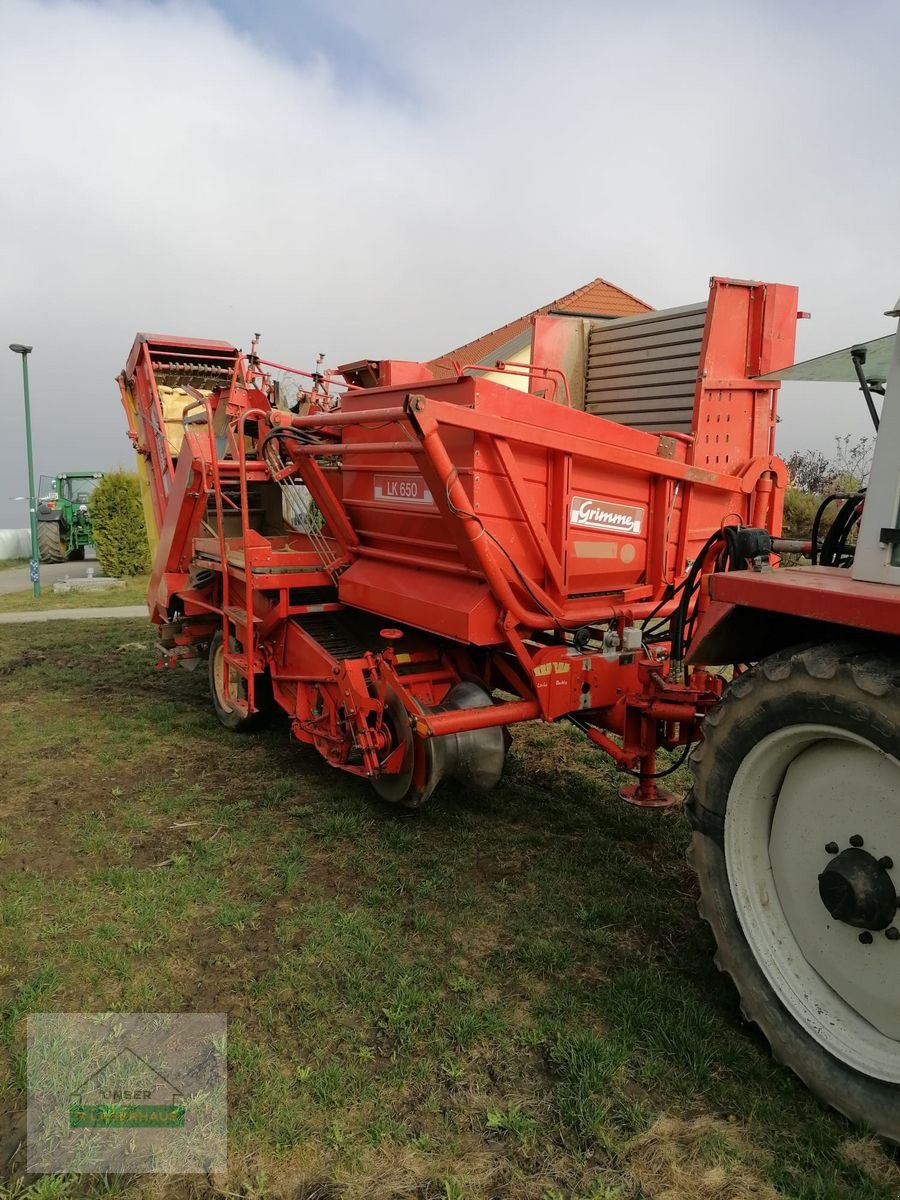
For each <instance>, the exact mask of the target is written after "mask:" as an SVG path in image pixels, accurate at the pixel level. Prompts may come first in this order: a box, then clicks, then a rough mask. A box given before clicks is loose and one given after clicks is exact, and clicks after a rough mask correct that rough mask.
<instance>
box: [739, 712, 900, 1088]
mask: <svg viewBox="0 0 900 1200" xmlns="http://www.w3.org/2000/svg"><path fill="white" fill-rule="evenodd" d="M853 834H859V835H860V836H862V838H863V839H864V844H865V847H866V849H867V850H868V851H869V852H870V853H871V854H872V855H873V856H875V857H880V856H882V855H888V856H890V857H891V858H893V859H896V860H897V869H896V870H893V871H892V872H891V877H892V879H893V881H894V883H895V886H896V884H897V881H898V880H900V762H898V761H897V759H896V758H893V757H891V756H890V755H887V754H885V753H883V752H882V751H881V750H879V749H878V747H877V746H875V745H873V743H871V742H869V741H868V740H867V739H865V738H862V737H859V736H858V735H856V734H854V733H851V732H850V731H849V730H844V729H839V728H837V727H835V726H832V725H817V724H807V725H790V726H787V727H786V728H783V729H780V730H778V731H777V732H775V733H773V734H770V735H769V736H768V737H766V738H763V739H762V740H761V741H760V742H759V743H757V745H756V746H754V748H753V749H752V750H751V752H750V753H749V754H748V755H747V757H746V758H745V759H744V761H743V762H742V763H741V765H740V767H739V768H738V770H737V772H736V774H735V777H734V781H733V782H732V785H731V789H730V792H729V797H728V805H727V808H726V814H725V831H724V848H725V863H726V868H727V871H728V880H729V886H730V888H731V895H732V898H733V900H734V905H735V909H736V912H737V915H738V920H739V921H740V924H741V928H742V930H743V932H744V936H745V937H746V939H747V942H748V943H749V945H750V948H751V950H752V951H753V954H754V957H755V958H756V961H757V963H758V964H759V966H760V968H761V970H762V971H763V973H764V974H765V976H766V978H767V979H768V981H769V983H770V984H771V986H772V988H773V989H774V991H775V993H776V995H777V996H778V998H779V1000H780V1001H781V1003H782V1004H783V1005H784V1007H785V1008H786V1009H787V1010H788V1012H789V1013H790V1014H791V1016H792V1017H793V1018H794V1019H795V1020H796V1021H797V1022H798V1024H800V1025H801V1026H802V1027H803V1028H804V1029H805V1030H806V1032H807V1033H809V1034H810V1035H811V1036H812V1037H813V1038H814V1039H815V1040H816V1041H817V1042H818V1043H819V1044H820V1045H821V1046H823V1047H824V1049H826V1050H827V1051H828V1052H829V1053H830V1054H832V1055H834V1057H835V1058H838V1059H840V1060H841V1061H842V1062H844V1063H846V1064H847V1065H848V1066H850V1067H853V1068H854V1069H855V1070H857V1071H860V1072H862V1073H863V1074H865V1075H868V1076H871V1077H872V1078H875V1079H882V1080H885V1081H886V1082H890V1083H900V941H889V940H888V939H887V938H886V937H885V935H884V933H883V932H877V931H876V932H873V935H872V937H873V940H872V942H871V944H868V945H866V944H863V943H861V942H860V940H859V935H860V932H861V930H859V929H856V928H853V927H851V926H849V925H845V924H843V923H842V922H840V921H836V920H835V919H834V918H833V917H832V916H831V914H830V913H829V912H828V910H827V909H826V908H825V906H824V904H823V903H822V901H821V899H820V897H819V893H818V874H819V873H820V872H821V871H822V870H823V869H824V867H825V866H826V864H827V863H828V861H829V858H830V855H829V852H828V851H827V850H826V849H825V847H826V844H828V843H831V842H836V843H837V844H838V846H839V847H840V849H841V850H843V849H845V848H846V847H847V846H848V844H849V839H850V837H851V836H852V835H853Z"/></svg>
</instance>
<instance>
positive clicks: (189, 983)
mask: <svg viewBox="0 0 900 1200" xmlns="http://www.w3.org/2000/svg"><path fill="white" fill-rule="evenodd" d="M156 656H157V655H156V647H155V644H154V637H153V634H152V631H151V629H150V627H149V626H148V625H146V624H144V623H143V622H142V621H110V622H109V623H105V622H104V623H100V622H97V621H92V622H89V623H87V622H86V623H79V622H65V623H60V624H53V625H47V626H34V625H31V626H24V625H23V626H4V627H2V628H0V716H2V720H3V738H2V742H0V774H2V777H3V779H4V782H5V787H4V793H3V813H4V816H3V821H2V844H0V847H2V858H0V872H2V892H0V916H2V920H0V1078H2V1080H3V1082H2V1091H0V1164H2V1172H3V1175H4V1177H5V1179H6V1186H7V1188H8V1194H9V1195H15V1196H17V1197H19V1198H20V1200H21V1198H22V1197H26V1196H27V1197H30V1198H32V1200H36V1198H38V1197H42V1198H43V1200H51V1198H53V1197H68V1196H73V1197H74V1196H82V1195H84V1196H119V1195H122V1196H124V1195H128V1196H143V1195H147V1196H166V1197H173V1198H179V1200H180V1198H182V1197H184V1198H185V1200H186V1198H188V1197H244V1198H246V1200H262V1198H264V1197H270V1196H271V1197H284V1198H285V1200H287V1198H291V1200H313V1198H318V1200H328V1198H337V1197H346V1198H348V1200H357V1198H358V1200H363V1198H368V1197H374V1198H376V1200H392V1198H394V1197H408V1198H418V1200H429V1198H442V1200H463V1198H466V1200H468V1198H470V1197H472V1198H475V1200H478V1198H485V1200H486V1198H488V1197H510V1198H516V1200H519V1198H522V1200H532V1198H533V1200H563V1198H572V1200H575V1198H581V1200H613V1198H622V1200H657V1198H658V1200H663V1198H666V1200H695V1198H700V1200H713V1198H719V1197H724V1198H725V1200H749V1198H751V1197H753V1198H763V1200H765V1198H767V1197H774V1196H784V1197H791V1198H792V1200H831V1198H839V1197H841V1198H846V1200H850V1198H853V1200H895V1198H896V1197H897V1195H898V1194H900V1169H898V1167H897V1165H896V1163H895V1161H894V1158H893V1157H892V1155H891V1154H889V1153H888V1152H886V1151H884V1150H883V1149H882V1148H881V1147H880V1146H879V1145H878V1144H877V1143H875V1142H874V1141H872V1140H871V1139H868V1138H866V1137H865V1136H864V1134H863V1133H861V1132H860V1131H859V1130H854V1129H853V1128H852V1127H851V1126H849V1125H848V1124H847V1123H846V1122H844V1121H843V1120H841V1119H840V1118H838V1117H836V1116H833V1115H832V1114H830V1113H828V1112H826V1111H824V1110H822V1109H821V1108H820V1107H819V1106H818V1105H817V1104H816V1103H815V1101H813V1100H812V1098H811V1097H810V1096H809V1095H808V1093H807V1092H806V1091H805V1090H804V1089H803V1087H802V1086H801V1085H800V1084H799V1083H798V1082H797V1081H796V1080H795V1079H794V1078H793V1077H792V1076H791V1075H790V1074H788V1073H787V1072H786V1071H785V1070H783V1069H782V1068H780V1067H779V1066H777V1065H776V1064H775V1063H774V1062H773V1061H772V1060H771V1058H770V1057H769V1054H768V1052H767V1049H766V1047H765V1045H764V1044H763V1042H762V1041H761V1040H760V1039H759V1038H758V1037H757V1036H756V1035H755V1033H754V1031H753V1030H752V1029H749V1028H747V1027H746V1026H744V1025H743V1024H742V1023H741V1020H740V1017H739V1011H738V1003H737V1000H736V997H735V995H734V994H733V992H732V990H731V989H730V987H729V985H728V984H727V982H726V981H725V980H723V979H722V978H721V977H719V976H718V974H717V973H716V971H715V968H714V966H713V963H712V952H711V944H710V939H709V937H708V934H707V931H706V929H705V927H704V926H703V925H702V924H701V922H700V921H699V919H698V917H697V915H696V910H695V889H694V882H693V879H692V876H691V874H690V872H689V871H688V869H687V867H686V866H685V862H684V850H685V846H686V842H687V838H688V830H687V826H686V822H685V821H684V819H683V817H682V816H681V815H680V814H678V813H668V814H659V813H647V812H641V811H637V810H635V809H632V808H629V807H627V806H626V805H624V804H623V803H621V802H620V801H619V800H618V799H617V797H616V788H617V778H616V776H615V774H614V773H613V771H612V769H611V768H610V767H609V765H608V764H607V763H606V762H605V761H604V760H603V759H602V758H601V757H600V756H599V755H597V754H595V753H594V752H593V751H591V750H590V749H588V747H587V745H586V743H585V742H584V741H583V740H582V738H581V736H580V735H577V734H576V733H574V732H573V731H571V730H567V729H564V728H558V729H556V728H554V729H550V728H545V727H542V726H537V725H534V726H529V727H523V728H521V729H520V730H518V731H517V733H516V737H515V741H514V746H513V750H512V752H511V755H510V758H509V760H508V766H507V772H506V775H505V778H504V780H503V782H502V783H501V785H500V787H499V788H498V789H497V790H496V791H495V792H493V793H492V794H491V795H490V796H488V797H486V798H480V797H476V796H473V795H463V794H460V793H459V792H458V791H457V792H454V791H453V790H452V788H451V789H449V790H444V791H443V792H441V791H439V792H438V793H437V794H436V795H435V797H434V798H433V800H432V801H431V803H430V805H429V806H428V807H426V808H425V809H424V810H422V811H420V812H418V813H407V812H400V811H394V810H391V809H389V808H386V807H385V806H384V805H382V804H381V803H379V802H377V801H376V799H375V798H374V796H373V794H371V793H370V791H369V790H368V789H367V787H366V786H365V785H364V784H362V783H360V782H357V781H355V780H353V779H351V778H348V777H346V776H342V775H340V774H338V773H336V772H334V771H332V770H331V769H330V768H329V767H327V766H326V765H325V764H324V763H323V762H322V761H320V759H319V758H318V757H317V756H316V755H315V754H314V753H313V752H312V751H306V750H299V749H296V748H292V747H291V746H290V745H289V743H288V736H287V731H286V728H285V727H284V726H283V725H281V726H276V727H273V728H272V729H270V730H267V731H266V732H264V733H261V734H258V735H243V736H241V735H234V734H229V733H227V732H225V731H224V730H223V729H221V728H220V727H219V726H218V725H217V724H216V722H215V720H214V718H213V716H212V712H211V708H210V704H209V700H208V695H207V689H206V680H205V678H204V675H203V673H202V672H201V671H198V672H196V673H194V674H187V673H184V672H171V673H169V672H166V673H158V672H156V671H155V670H154V662H155V659H156ZM680 783H681V786H682V787H684V786H685V785H686V783H687V779H686V776H685V774H684V773H682V775H681V776H680ZM110 1009H111V1010H135V1011H162V1012H167V1011H184V1010H197V1011H215V1012H226V1013H228V1016H229V1046H228V1053H229V1085H228V1086H229V1107H230V1133H229V1155H230V1158H229V1162H230V1166H229V1171H228V1174H227V1176H223V1177H221V1178H218V1177H217V1178H203V1177H191V1178H188V1177H185V1178H177V1177H173V1178H169V1179H166V1178H164V1177H151V1176H148V1177H144V1178H129V1177H123V1176H109V1177H107V1178H98V1177H96V1176H80V1177H72V1178H69V1179H66V1178H63V1177H52V1176H46V1177H41V1178H39V1179H33V1178H28V1177H23V1176H22V1172H23V1168H24V1151H23V1139H24V1128H25V1117H24V1107H25V1092H24V1030H25V1017H26V1015H27V1014H28V1013H29V1012H39V1011H80V1010H92V1011H97V1010H110Z"/></svg>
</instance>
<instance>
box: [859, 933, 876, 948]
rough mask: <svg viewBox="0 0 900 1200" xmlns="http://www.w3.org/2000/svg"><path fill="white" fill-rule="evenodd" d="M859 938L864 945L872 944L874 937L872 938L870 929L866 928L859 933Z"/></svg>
mask: <svg viewBox="0 0 900 1200" xmlns="http://www.w3.org/2000/svg"><path fill="white" fill-rule="evenodd" d="M859 940H860V941H861V942H862V944H863V945H864V946H871V945H872V941H873V940H874V939H873V938H872V935H871V933H869V931H868V929H864V930H863V931H862V933H861V934H860V935H859Z"/></svg>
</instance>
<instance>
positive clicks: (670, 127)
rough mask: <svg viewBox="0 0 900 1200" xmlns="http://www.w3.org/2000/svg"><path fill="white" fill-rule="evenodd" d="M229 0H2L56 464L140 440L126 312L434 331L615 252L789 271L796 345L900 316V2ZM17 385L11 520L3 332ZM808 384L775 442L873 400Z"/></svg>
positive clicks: (205, 326)
mask: <svg viewBox="0 0 900 1200" xmlns="http://www.w3.org/2000/svg"><path fill="white" fill-rule="evenodd" d="M238 10H240V6H238V5H236V4H235V3H234V2H233V0H228V2H227V3H226V0H223V3H222V10H221V11H219V10H217V9H215V8H213V7H209V6H205V5H202V4H197V3H187V2H183V3H136V2H131V3H127V2H120V3H88V2H86V0H61V2H55V3H45V2H42V0H30V2H26V0H0V19H2V28H3V31H4V37H3V39H2V50H0V138H2V145H3V157H2V165H0V172H2V179H0V183H2V188H0V245H2V251H3V271H2V277H0V339H2V344H3V346H4V347H5V344H6V343H7V342H9V341H14V340H26V341H31V342H33V343H34V346H35V351H34V355H33V358H32V381H33V399H34V409H35V442H36V448H37V449H36V459H37V467H38V470H39V471H44V472H49V471H51V470H53V469H56V468H60V467H66V466H68V467H72V466H90V467H93V466H95V465H96V466H100V467H107V466H111V465H115V464H116V463H119V462H121V463H128V462H129V447H128V443H127V440H126V438H125V432H124V419H123V417H122V415H121V413H120V411H119V408H118V400H117V389H116V385H115V383H114V376H115V375H116V373H117V372H118V371H119V370H120V369H121V366H122V364H123V363H124V360H125V357H126V355H127V352H128V349H129V347H130V345H131V341H132V338H133V336H134V333H135V331H136V330H138V329H143V330H151V329H152V330H157V331H165V332H176V333H183V334H189V335H194V334H196V335H198V336H211V337H224V338H228V339H231V340H233V341H235V342H236V343H237V344H247V343H248V342H249V337H250V334H251V332H252V331H253V330H255V329H259V330H262V332H263V335H264V341H263V347H264V349H265V350H266V351H267V353H269V354H271V355H272V356H273V357H276V358H279V359H281V360H282V361H285V360H286V361H291V362H295V363H297V364H298V365H304V364H306V365H310V364H311V363H312V362H313V361H314V359H315V355H316V353H317V352H318V351H319V350H324V351H325V352H326V354H327V356H328V360H329V361H330V362H332V363H335V362H339V361H341V360H342V359H349V358H356V357H360V356H362V355H365V354H377V355H386V356H388V355H394V356H397V357H404V358H416V357H429V356H431V355H433V354H436V353H439V352H440V351H443V350H446V349H447V348H449V347H451V346H453V345H456V344H459V343H461V342H463V341H465V340H467V339H468V338H470V337H473V336H475V335H477V334H479V333H481V332H484V331H485V330H486V329H488V328H491V327H493V326H495V325H497V324H500V323H502V322H504V321H506V320H509V319H511V318H512V317H514V316H516V315H518V314H519V313H521V312H524V311H527V310H528V309H530V308H532V307H535V306H536V305H538V304H541V303H544V302H546V301H547V300H548V299H550V298H552V297H553V296H557V295H561V294H562V293H564V292H566V291H569V290H571V289H572V288H573V287H576V286H579V285H580V284H582V283H584V282H586V281H587V280H588V279H590V278H591V277H593V276H594V275H597V274H602V275H604V276H606V277H607V278H610V279H612V280H613V281H614V282H616V283H619V284H621V285H622V286H623V287H625V288H626V289H628V290H629V291H632V292H635V293H636V294H637V295H640V296H642V297H644V298H646V299H647V300H648V301H650V302H651V303H653V304H655V305H658V306H663V305H670V304H679V303H687V302H689V301H692V300H694V299H696V298H698V297H700V296H702V295H703V294H704V293H705V288H706V281H707V278H708V276H709V275H710V274H711V273H722V274H731V275H736V276H740V277H749V276H753V277H756V278H769V279H776V280H787V281H790V282H796V283H799V284H800V286H801V303H802V306H803V307H804V308H808V309H811V310H812V311H813V313H814V320H813V321H812V322H809V323H805V325H804V326H801V331H800V334H801V336H800V344H799V353H800V354H801V355H802V356H809V355H812V354H815V353H819V352H822V351H825V350H829V349H833V348H835V347H836V346H837V345H839V344H847V343H849V342H852V341H855V340H858V339H860V338H863V337H867V336H876V335H878V334H881V333H883V332H888V331H889V328H890V327H889V326H888V325H887V322H885V321H884V320H883V318H881V317H880V314H881V312H882V311H883V310H884V309H885V308H887V307H889V306H890V305H891V304H892V303H893V301H894V299H895V298H896V292H897V291H898V288H900V281H898V277H897V273H896V272H897V265H898V262H900V255H898V249H900V229H898V224H897V220H896V212H897V199H898V194H900V164H898V162H897V160H896V156H895V155H893V154H892V153H891V152H890V147H891V146H892V145H893V140H894V136H895V132H896V130H895V127H894V126H895V112H896V109H895V103H894V98H893V94H892V86H893V85H892V78H893V73H892V71H893V64H892V62H891V55H892V47H893V46H894V45H896V41H897V37H898V34H900V11H898V10H897V8H896V6H894V5H891V4H887V3H885V4H879V3H874V2H873V3H864V4H861V5H858V6H855V7H854V9H853V10H852V12H849V11H848V12H847V15H846V16H845V15H843V12H842V10H841V9H840V8H837V7H835V8H833V9H832V8H830V7H829V6H827V5H815V6H813V5H810V6H807V5H804V4H795V5H776V4H775V3H774V2H773V3H763V2H758V3H743V4H738V3H734V4H732V3H727V2H726V3H720V4H715V5H713V4H708V3H702V2H697V0H693V2H691V0H686V2H685V3H682V4H678V5H670V4H663V3H653V2H648V3H646V4H643V5H640V6H638V5H630V6H626V5H614V4H606V3H596V2H595V3H589V2H585V3H580V2H578V0H570V2H567V3H566V2H562V3H557V4H554V5H546V4H537V3H531V2H524V3H518V4H509V3H506V2H505V0H501V2H498V3H494V4H487V5H486V4H480V5H477V4H474V3H469V2H462V0H461V2H459V3H455V4H453V5H450V4H429V5H422V4H413V3H400V2H388V3H380V4H378V5H372V4H369V3H362V0H359V2H356V3H354V2H345V3H343V4H339V5H326V4H325V3H321V4H307V5H301V6H297V5H293V4H287V3H278V0H267V2H266V3H262V4H260V5H258V6H252V7H251V6H245V7H244V9H243V12H244V20H243V22H242V23H238V18H237V16H236V11H238ZM247 11H252V12H253V13H254V19H255V20H256V22H257V25H256V27H251V26H250V22H249V20H247V19H246V14H247ZM861 27H864V29H865V32H866V39H865V41H866V62H865V64H862V63H858V64H854V63H853V62H851V60H850V55H849V54H848V47H850V46H854V45H859V37H860V29H861ZM345 46H346V47H347V48H348V51H349V52H348V55H347V56H346V57H345V56H344V55H343V52H342V50H343V47H345ZM0 395H2V398H3V406H4V412H5V414H6V417H7V419H6V431H7V432H6V436H5V437H4V438H3V439H2V442H0V526H3V525H6V524H10V523H11V524H24V519H25V514H24V510H23V509H22V506H21V505H14V504H10V503H9V502H7V500H6V496H14V495H17V494H20V493H21V492H22V490H23V485H24V465H23V453H22V429H21V411H20V410H21V400H20V397H21V386H20V379H19V375H18V363H17V360H15V359H14V358H13V356H12V355H11V354H9V353H8V352H5V351H4V353H3V354H2V355H0ZM793 395H794V396H795V397H799V398H797V399H791V396H790V394H787V395H786V398H785V402H784V404H783V406H782V412H783V414H784V416H785V420H784V423H783V425H782V428H781V434H782V443H781V444H782V446H783V448H784V449H785V451H787V450H790V449H792V448H794V446H797V445H805V444H807V443H810V444H815V445H819V446H823V447H825V448H828V447H829V444H830V439H831V438H832V437H833V436H834V434H837V433H843V432H845V431H846V430H848V429H855V428H859V430H860V431H862V432H865V431H866V430H865V420H864V415H863V406H862V403H861V401H860V400H859V398H858V397H854V395H853V393H852V390H851V391H850V393H849V394H848V393H847V391H846V390H842V391H841V392H840V394H839V395H836V394H834V393H832V392H823V393H817V395H816V397H810V396H808V395H807V396H804V395H803V394H802V393H800V392H798V391H797V389H794V390H793Z"/></svg>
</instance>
